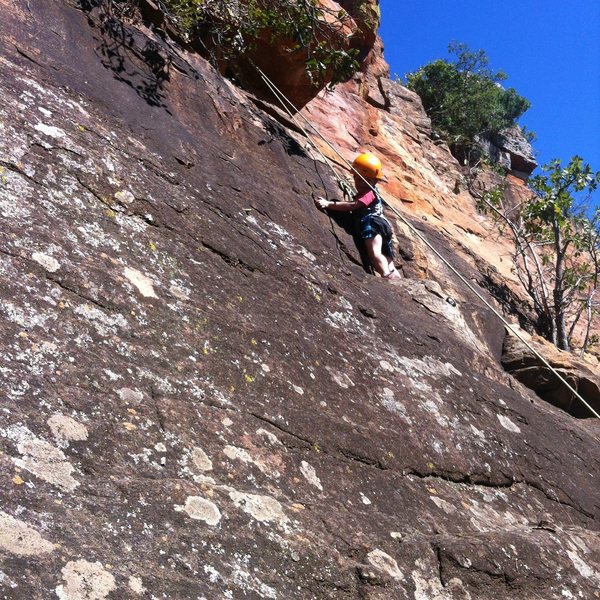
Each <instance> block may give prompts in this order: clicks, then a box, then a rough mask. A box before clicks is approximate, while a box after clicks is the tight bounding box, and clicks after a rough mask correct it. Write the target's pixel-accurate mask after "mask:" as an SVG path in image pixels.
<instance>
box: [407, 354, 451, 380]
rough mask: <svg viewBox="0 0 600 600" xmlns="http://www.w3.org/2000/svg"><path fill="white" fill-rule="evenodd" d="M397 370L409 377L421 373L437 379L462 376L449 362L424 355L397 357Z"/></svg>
mask: <svg viewBox="0 0 600 600" xmlns="http://www.w3.org/2000/svg"><path fill="white" fill-rule="evenodd" d="M397 368H398V370H399V371H400V372H403V373H404V374H405V375H408V376H411V377H415V376H416V377H421V376H423V375H425V376H428V377H431V378H433V379H438V378H440V377H453V376H457V377H462V373H461V372H460V371H459V370H458V369H456V368H455V367H454V365H452V364H450V363H443V362H441V361H439V360H438V359H437V358H433V357H431V356H425V357H423V359H420V358H409V357H407V356H400V357H398V366H397Z"/></svg>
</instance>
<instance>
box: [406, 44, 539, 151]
mask: <svg viewBox="0 0 600 600" xmlns="http://www.w3.org/2000/svg"><path fill="white" fill-rule="evenodd" d="M448 51H449V53H450V54H453V55H454V56H455V58H454V60H453V61H448V60H441V59H440V60H435V61H433V62H432V63H429V64H428V65H425V66H424V67H421V68H420V69H418V70H417V71H415V72H414V73H409V74H408V75H407V86H408V87H409V88H410V89H412V90H414V91H415V92H416V93H417V94H419V96H420V97H421V100H422V102H423V107H424V108H425V111H426V112H427V115H428V116H429V117H430V118H431V123H432V126H433V128H434V130H435V131H436V132H437V133H438V134H439V135H440V136H441V137H443V138H444V139H445V140H447V141H448V142H449V143H450V144H451V145H460V146H466V147H468V146H470V145H471V144H472V143H473V142H474V140H475V138H476V137H477V136H481V135H486V134H493V133H498V132H499V131H501V130H502V129H505V128H507V127H510V126H511V125H514V124H515V122H516V120H517V119H518V118H519V117H520V116H521V115H522V114H523V113H524V112H525V111H526V110H527V109H528V108H529V107H530V102H529V101H528V100H527V99H526V98H523V97H522V96H520V95H519V94H518V93H517V92H516V91H515V90H514V88H508V89H504V88H503V87H502V85H501V84H500V82H501V81H504V80H505V79H506V74H505V73H503V72H502V71H496V72H494V71H492V70H491V69H490V68H489V66H488V65H489V59H488V57H487V55H486V53H485V52H484V51H483V50H478V51H476V52H472V51H471V50H469V48H468V47H467V46H466V45H465V44H459V43H456V42H453V43H451V44H450V45H449V47H448Z"/></svg>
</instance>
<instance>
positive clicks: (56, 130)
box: [33, 123, 67, 140]
mask: <svg viewBox="0 0 600 600" xmlns="http://www.w3.org/2000/svg"><path fill="white" fill-rule="evenodd" d="M33 128H34V129H35V130H36V131H39V132H40V133H43V134H44V135H47V136H48V137H51V138H54V139H57V140H60V139H62V138H64V137H67V134H66V133H65V132H64V131H63V130H62V129H60V127H54V126H52V125H46V124H45V123H36V124H35V125H34V126H33Z"/></svg>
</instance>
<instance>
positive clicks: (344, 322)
mask: <svg viewBox="0 0 600 600" xmlns="http://www.w3.org/2000/svg"><path fill="white" fill-rule="evenodd" d="M325 322H326V323H327V324H329V325H331V327H333V328H334V329H344V330H351V331H354V332H362V330H363V329H362V324H361V322H360V321H359V320H358V319H357V318H356V317H355V316H354V315H353V314H352V313H351V312H342V311H331V310H328V311H327V316H326V317H325Z"/></svg>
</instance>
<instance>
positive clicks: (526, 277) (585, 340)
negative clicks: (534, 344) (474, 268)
mask: <svg viewBox="0 0 600 600" xmlns="http://www.w3.org/2000/svg"><path fill="white" fill-rule="evenodd" d="M541 169H542V173H541V174H540V175H537V176H535V177H532V178H531V179H530V180H529V187H530V189H531V192H532V194H531V196H530V197H529V199H528V200H527V201H526V202H524V203H522V204H521V205H519V206H516V207H513V208H510V207H506V206H504V204H503V190H502V188H501V187H497V188H495V189H493V190H490V191H489V192H487V193H486V194H484V195H483V196H482V197H481V198H480V208H482V209H483V210H484V211H486V212H488V213H491V214H492V215H493V216H494V218H495V219H496V221H497V222H498V223H499V224H500V225H501V228H502V230H503V231H508V233H509V235H510V236H511V238H512V240H513V242H514V252H513V255H512V260H513V268H514V272H515V273H516V275H517V276H518V278H519V280H520V281H521V283H522V284H523V287H524V289H525V291H526V292H527V294H528V295H529V297H530V298H531V300H532V302H533V307H534V310H535V312H536V314H537V316H538V330H539V332H540V333H541V335H543V336H544V337H545V338H546V339H548V340H550V341H552V342H553V343H554V344H555V345H556V346H558V347H559V348H560V349H562V350H571V348H572V347H573V345H574V340H575V336H576V334H577V330H578V328H579V330H580V331H581V330H583V332H584V333H583V336H582V337H581V338H580V339H579V344H578V345H579V346H580V347H581V349H582V352H583V351H585V349H586V348H587V347H588V346H589V345H590V344H591V343H592V342H594V338H593V336H591V325H592V319H593V316H594V315H595V314H596V313H597V310H598V303H597V300H596V293H597V290H598V285H599V283H600V249H599V244H600V209H596V210H595V211H593V212H591V213H590V211H588V210H586V206H587V205H588V202H589V199H590V197H591V195H592V193H593V192H594V191H596V189H597V187H598V184H599V183H600V171H599V172H597V173H593V171H592V169H591V167H590V166H589V165H588V164H585V163H584V162H583V159H582V158H581V157H579V156H574V157H573V158H572V159H571V160H570V162H569V164H568V165H567V166H564V167H563V166H562V164H561V161H560V160H553V161H551V162H550V163H548V164H547V165H544V166H543V167H541ZM578 326H579V327H578Z"/></svg>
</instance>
